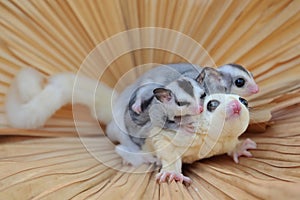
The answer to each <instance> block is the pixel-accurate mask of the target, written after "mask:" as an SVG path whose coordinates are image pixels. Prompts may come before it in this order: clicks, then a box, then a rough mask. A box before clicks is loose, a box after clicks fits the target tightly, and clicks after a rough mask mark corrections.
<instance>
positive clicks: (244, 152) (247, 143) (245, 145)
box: [229, 138, 256, 163]
mask: <svg viewBox="0 0 300 200" xmlns="http://www.w3.org/2000/svg"><path fill="white" fill-rule="evenodd" d="M248 149H256V143H255V142H254V141H253V140H251V139H249V138H247V139H246V140H244V141H243V142H241V143H240V144H238V145H237V147H236V148H235V150H234V151H233V152H231V153H230V154H229V155H230V156H232V158H233V160H234V162H235V163H239V157H240V156H246V157H252V154H251V153H250V152H249V151H248Z"/></svg>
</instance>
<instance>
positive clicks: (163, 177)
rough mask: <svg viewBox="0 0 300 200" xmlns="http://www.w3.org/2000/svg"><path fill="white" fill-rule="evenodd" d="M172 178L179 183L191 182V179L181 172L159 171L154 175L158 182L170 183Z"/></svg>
mask: <svg viewBox="0 0 300 200" xmlns="http://www.w3.org/2000/svg"><path fill="white" fill-rule="evenodd" d="M173 180H175V181H179V182H181V183H187V184H191V183H192V180H191V179H190V178H189V177H187V176H184V175H183V174H182V173H176V172H168V171H164V172H159V173H158V174H157V175H156V181H157V182H158V183H163V182H168V183H171V182H172V181H173Z"/></svg>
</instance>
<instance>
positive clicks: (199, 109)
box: [197, 106, 203, 114]
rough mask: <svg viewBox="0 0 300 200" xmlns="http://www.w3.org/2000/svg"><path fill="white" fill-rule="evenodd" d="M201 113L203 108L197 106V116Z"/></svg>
mask: <svg viewBox="0 0 300 200" xmlns="http://www.w3.org/2000/svg"><path fill="white" fill-rule="evenodd" d="M202 112H203V107H202V106H199V107H198V110H197V114H200V113H202Z"/></svg>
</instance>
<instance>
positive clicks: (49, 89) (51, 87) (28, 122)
mask: <svg viewBox="0 0 300 200" xmlns="http://www.w3.org/2000/svg"><path fill="white" fill-rule="evenodd" d="M75 82H77V83H78V84H76V88H74V85H75ZM73 89H74V90H73ZM112 93H113V90H112V89H110V88H109V87H107V86H106V85H104V84H102V83H99V82H98V81H97V80H93V79H91V78H88V77H85V76H82V75H80V76H77V75H76V74H73V73H58V74H55V75H52V76H50V77H49V78H48V79H46V78H45V77H44V76H43V75H42V74H41V73H40V72H38V71H37V70H34V69H31V68H25V69H22V70H21V71H20V72H19V73H18V74H17V76H16V78H15V79H14V81H13V83H12V85H11V86H10V88H9V90H8V93H7V96H6V102H5V108H6V114H7V118H8V122H9V124H10V125H11V126H13V127H16V128H24V129H33V128H39V127H41V126H43V125H44V124H45V122H46V121H47V120H48V119H49V118H50V117H51V116H52V115H53V114H54V113H55V112H56V111H57V110H58V109H60V108H61V107H62V106H64V105H65V104H68V103H79V104H83V105H86V106H88V107H89V108H90V110H91V112H92V114H93V115H94V116H95V118H96V119H101V121H102V122H105V123H108V122H109V121H110V120H111V118H112V117H111V115H112V111H111V101H112V100H113V99H112Z"/></svg>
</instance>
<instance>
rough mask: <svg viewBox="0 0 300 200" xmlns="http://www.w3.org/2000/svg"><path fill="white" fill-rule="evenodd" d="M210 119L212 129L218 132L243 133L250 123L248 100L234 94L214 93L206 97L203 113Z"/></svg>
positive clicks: (202, 115) (203, 115)
mask: <svg viewBox="0 0 300 200" xmlns="http://www.w3.org/2000/svg"><path fill="white" fill-rule="evenodd" d="M201 117H204V118H205V119H206V120H209V121H210V127H211V128H210V129H213V130H214V131H215V133H214V134H217V133H216V132H219V133H220V132H222V131H224V130H225V131H227V132H228V133H229V132H232V133H239V134H241V133H243V132H244V131H245V130H246V128H247V127H248V124H249V111H248V102H247V101H246V100H245V99H244V98H242V97H240V96H238V95H234V94H212V95H209V96H207V97H206V98H205V101H204V111H203V113H202V114H201Z"/></svg>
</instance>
